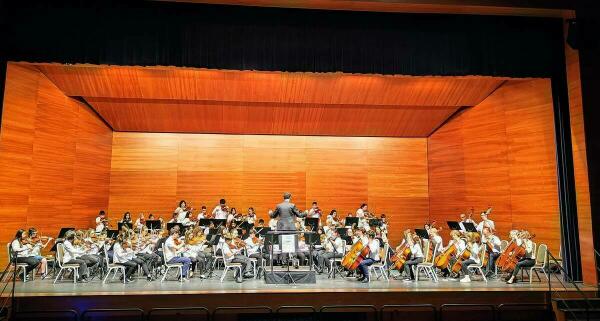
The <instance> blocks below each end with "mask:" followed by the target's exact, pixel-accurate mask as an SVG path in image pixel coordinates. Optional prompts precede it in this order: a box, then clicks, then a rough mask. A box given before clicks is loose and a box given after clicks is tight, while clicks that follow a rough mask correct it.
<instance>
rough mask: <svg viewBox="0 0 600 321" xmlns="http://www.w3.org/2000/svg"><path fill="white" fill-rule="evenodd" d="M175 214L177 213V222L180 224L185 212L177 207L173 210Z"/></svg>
mask: <svg viewBox="0 0 600 321" xmlns="http://www.w3.org/2000/svg"><path fill="white" fill-rule="evenodd" d="M175 213H177V220H178V221H180V222H181V221H183V219H184V218H185V215H186V214H187V210H184V209H183V208H181V207H178V208H176V209H175Z"/></svg>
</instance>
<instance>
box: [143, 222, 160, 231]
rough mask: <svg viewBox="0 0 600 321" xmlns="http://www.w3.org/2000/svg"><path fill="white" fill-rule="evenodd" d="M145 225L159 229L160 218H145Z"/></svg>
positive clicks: (151, 228)
mask: <svg viewBox="0 0 600 321" xmlns="http://www.w3.org/2000/svg"><path fill="white" fill-rule="evenodd" d="M146 227H147V228H148V229H149V230H160V220H146Z"/></svg>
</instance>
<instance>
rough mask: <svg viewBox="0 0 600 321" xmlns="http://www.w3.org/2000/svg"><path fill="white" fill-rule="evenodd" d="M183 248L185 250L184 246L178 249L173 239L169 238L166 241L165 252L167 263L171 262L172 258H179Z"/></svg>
mask: <svg viewBox="0 0 600 321" xmlns="http://www.w3.org/2000/svg"><path fill="white" fill-rule="evenodd" d="M181 248H183V246H181V245H180V246H179V247H178V246H177V245H175V241H174V240H173V237H172V236H169V237H168V238H167V240H166V241H165V252H164V253H163V255H164V257H165V262H169V261H171V259H172V258H174V257H176V256H179V254H180V253H181Z"/></svg>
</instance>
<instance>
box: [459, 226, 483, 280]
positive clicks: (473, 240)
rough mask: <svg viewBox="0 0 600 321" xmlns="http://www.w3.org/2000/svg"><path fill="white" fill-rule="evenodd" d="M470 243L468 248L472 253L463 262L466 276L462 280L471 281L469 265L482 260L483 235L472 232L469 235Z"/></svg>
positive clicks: (462, 267)
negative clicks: (480, 255)
mask: <svg viewBox="0 0 600 321" xmlns="http://www.w3.org/2000/svg"><path fill="white" fill-rule="evenodd" d="M467 237H468V243H467V248H468V249H469V253H471V255H470V256H469V258H468V259H466V260H464V261H463V262H462V266H461V270H462V274H463V275H464V277H463V278H462V279H460V282H463V283H464V282H471V277H470V276H469V265H473V264H479V263H480V262H481V258H480V257H479V254H480V253H479V251H480V250H481V248H480V247H481V236H479V233H473V232H470V233H468V235H467Z"/></svg>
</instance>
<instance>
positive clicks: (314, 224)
mask: <svg viewBox="0 0 600 321" xmlns="http://www.w3.org/2000/svg"><path fill="white" fill-rule="evenodd" d="M304 226H310V230H311V231H316V230H318V229H319V219H318V218H316V217H307V218H305V219H304Z"/></svg>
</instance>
